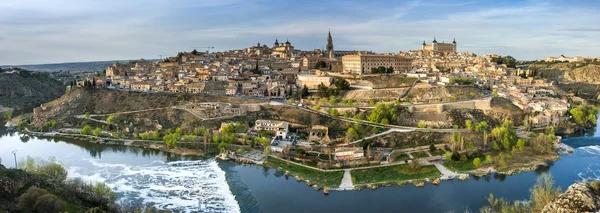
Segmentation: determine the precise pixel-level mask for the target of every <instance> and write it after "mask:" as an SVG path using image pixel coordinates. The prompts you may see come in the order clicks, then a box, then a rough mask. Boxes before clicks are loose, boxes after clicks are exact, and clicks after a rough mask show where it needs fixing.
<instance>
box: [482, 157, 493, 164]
mask: <svg viewBox="0 0 600 213" xmlns="http://www.w3.org/2000/svg"><path fill="white" fill-rule="evenodd" d="M492 162H493V160H492V156H491V155H486V156H485V161H484V163H492Z"/></svg>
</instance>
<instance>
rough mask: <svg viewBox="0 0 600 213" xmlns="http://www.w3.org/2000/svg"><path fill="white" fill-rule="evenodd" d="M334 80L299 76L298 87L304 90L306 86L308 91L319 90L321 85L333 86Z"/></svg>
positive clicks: (314, 76) (324, 77) (322, 77)
mask: <svg viewBox="0 0 600 213" xmlns="http://www.w3.org/2000/svg"><path fill="white" fill-rule="evenodd" d="M332 81H333V79H332V78H331V77H327V76H318V75H306V74H298V77H297V79H296V86H298V87H300V88H302V87H304V86H305V85H306V87H307V88H308V89H311V90H314V89H317V88H318V86H319V85H320V84H323V85H325V86H331V83H332Z"/></svg>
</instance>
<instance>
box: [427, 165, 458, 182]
mask: <svg viewBox="0 0 600 213" xmlns="http://www.w3.org/2000/svg"><path fill="white" fill-rule="evenodd" d="M433 165H435V167H436V168H437V169H438V170H440V172H441V173H442V177H440V179H441V180H450V179H454V178H456V177H458V175H460V174H458V173H455V172H453V171H450V170H449V169H447V168H446V167H444V165H442V164H441V163H439V162H434V163H433Z"/></svg>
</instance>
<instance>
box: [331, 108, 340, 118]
mask: <svg viewBox="0 0 600 213" xmlns="http://www.w3.org/2000/svg"><path fill="white" fill-rule="evenodd" d="M329 115H331V116H334V117H337V116H340V112H338V110H337V109H329Z"/></svg>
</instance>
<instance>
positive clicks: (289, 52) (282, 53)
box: [271, 39, 294, 59]
mask: <svg viewBox="0 0 600 213" xmlns="http://www.w3.org/2000/svg"><path fill="white" fill-rule="evenodd" d="M271 56H273V57H277V58H282V59H290V58H291V57H293V56H294V46H292V43H290V41H286V42H285V43H279V41H278V40H277V39H275V43H273V48H272V53H271Z"/></svg>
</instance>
